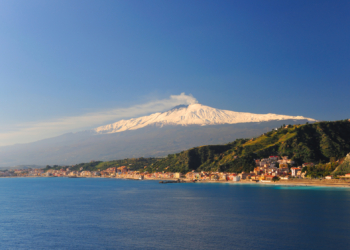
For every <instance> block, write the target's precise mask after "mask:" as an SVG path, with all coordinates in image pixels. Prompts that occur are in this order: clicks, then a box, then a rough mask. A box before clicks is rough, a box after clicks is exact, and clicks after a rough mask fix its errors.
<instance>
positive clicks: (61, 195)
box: [0, 178, 350, 249]
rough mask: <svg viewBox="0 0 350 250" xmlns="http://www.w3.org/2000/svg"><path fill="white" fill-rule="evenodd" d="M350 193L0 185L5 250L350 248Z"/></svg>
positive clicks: (63, 181) (56, 182)
mask: <svg viewBox="0 0 350 250" xmlns="http://www.w3.org/2000/svg"><path fill="white" fill-rule="evenodd" d="M349 233H350V189H345V188H312V187H299V188H297V187H278V186H266V185H262V186H259V185H244V184H213V183H208V184H202V183H188V184H187V183H186V184H166V185H161V184H158V182H154V181H127V180H117V179H103V178H100V179H99V178H97V179H69V178H0V248H1V249H224V248H227V249H349V248H350V234H349Z"/></svg>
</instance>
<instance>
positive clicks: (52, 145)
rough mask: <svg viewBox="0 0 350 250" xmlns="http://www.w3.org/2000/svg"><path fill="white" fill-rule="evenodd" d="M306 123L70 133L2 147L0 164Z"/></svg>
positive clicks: (68, 160) (176, 144)
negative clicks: (108, 132)
mask: <svg viewBox="0 0 350 250" xmlns="http://www.w3.org/2000/svg"><path fill="white" fill-rule="evenodd" d="M305 122H306V120H298V121H294V120H283V121H271V122H261V123H239V124H224V125H211V126H195V125H191V126H170V125H169V126H163V127H162V128H160V127H157V126H147V127H144V128H141V129H137V130H128V131H123V132H120V133H111V134H95V133H93V132H91V131H85V132H79V133H69V134H65V135H62V136H58V137H54V138H49V139H45V140H41V141H37V142H33V143H28V144H19V145H12V146H6V147H0V167H11V166H16V165H25V164H29V165H34V164H35V165H44V166H45V165H71V164H78V163H81V162H89V161H91V160H96V161H97V160H101V161H108V160H116V159H125V158H134V157H137V158H138V157H164V156H167V155H168V154H172V153H175V152H181V151H182V150H186V149H188V148H192V147H196V146H199V145H208V144H225V143H229V142H232V141H234V140H235V139H237V138H252V137H255V136H258V135H260V134H262V133H264V132H267V131H271V129H273V128H276V127H279V126H281V124H283V123H286V124H295V123H305Z"/></svg>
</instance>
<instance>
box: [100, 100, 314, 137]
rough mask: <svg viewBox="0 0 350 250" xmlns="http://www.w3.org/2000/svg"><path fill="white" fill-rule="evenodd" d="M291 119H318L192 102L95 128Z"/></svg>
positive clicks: (116, 129)
mask: <svg viewBox="0 0 350 250" xmlns="http://www.w3.org/2000/svg"><path fill="white" fill-rule="evenodd" d="M291 119H293V120H307V121H310V122H315V121H316V120H314V119H311V118H305V117H303V116H287V115H276V114H252V113H244V112H234V111H229V110H221V109H215V108H211V107H208V106H205V105H201V104H191V105H188V106H186V105H180V106H177V107H175V108H173V109H171V110H169V111H167V112H163V113H155V114H151V115H149V116H142V117H139V118H133V119H130V120H121V121H118V122H115V123H113V124H109V125H105V126H100V127H98V128H96V129H95V132H96V133H99V134H106V133H118V132H122V131H127V130H136V129H140V128H143V127H146V126H149V125H155V126H159V127H162V126H165V125H181V126H189V125H199V126H207V125H221V124H237V123H249V122H267V121H274V120H275V121H276V120H291Z"/></svg>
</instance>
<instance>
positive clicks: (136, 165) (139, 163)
mask: <svg viewBox="0 0 350 250" xmlns="http://www.w3.org/2000/svg"><path fill="white" fill-rule="evenodd" d="M158 160H159V158H143V157H140V158H129V159H123V160H114V161H105V162H103V161H92V162H89V163H80V164H76V165H74V166H66V167H69V168H70V170H72V171H79V170H80V169H82V170H84V171H85V170H88V171H97V170H101V171H102V170H105V169H107V168H111V167H121V166H127V167H128V169H130V170H133V171H134V170H139V169H143V168H144V167H145V166H148V165H150V164H152V163H154V162H156V161H158ZM62 167H64V166H58V165H54V166H46V167H45V168H44V170H49V169H55V170H58V169H61V168H62Z"/></svg>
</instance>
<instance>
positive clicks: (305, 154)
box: [45, 120, 350, 177]
mask: <svg viewBox="0 0 350 250" xmlns="http://www.w3.org/2000/svg"><path fill="white" fill-rule="evenodd" d="M349 152H350V122H349V120H344V121H336V122H318V123H313V124H305V125H288V126H281V127H280V128H278V129H277V128H276V129H273V130H272V131H270V132H268V133H265V134H263V135H261V136H259V137H257V138H252V139H237V140H235V141H234V142H232V143H228V144H226V145H208V146H200V147H195V148H192V149H189V150H185V151H182V152H180V153H177V154H170V155H168V156H167V157H165V158H142V157H141V158H132V159H124V160H115V161H107V162H102V161H93V162H90V163H81V164H77V165H75V166H73V167H70V169H71V170H90V171H96V170H105V169H107V168H109V167H120V166H127V167H128V169H130V170H140V171H148V172H156V171H157V172H160V171H166V172H182V173H186V172H189V171H192V170H196V171H227V172H242V171H245V172H249V171H252V170H253V169H254V167H255V161H254V160H255V159H261V158H266V157H268V156H270V155H278V156H288V157H289V158H290V159H292V160H293V161H294V162H295V163H296V165H301V164H302V163H304V162H314V163H317V165H315V167H313V168H312V169H311V168H310V169H303V171H308V173H309V176H310V177H317V176H325V175H328V174H330V173H332V172H333V171H334V170H335V169H337V173H342V172H344V171H347V172H350V161H349V162H348V163H347V164H348V165H343V166H339V167H338V165H339V164H338V163H337V162H336V160H337V159H340V158H343V157H345V155H346V154H347V153H349ZM60 168H62V167H61V166H53V167H51V166H47V167H46V168H45V170H48V169H60Z"/></svg>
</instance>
